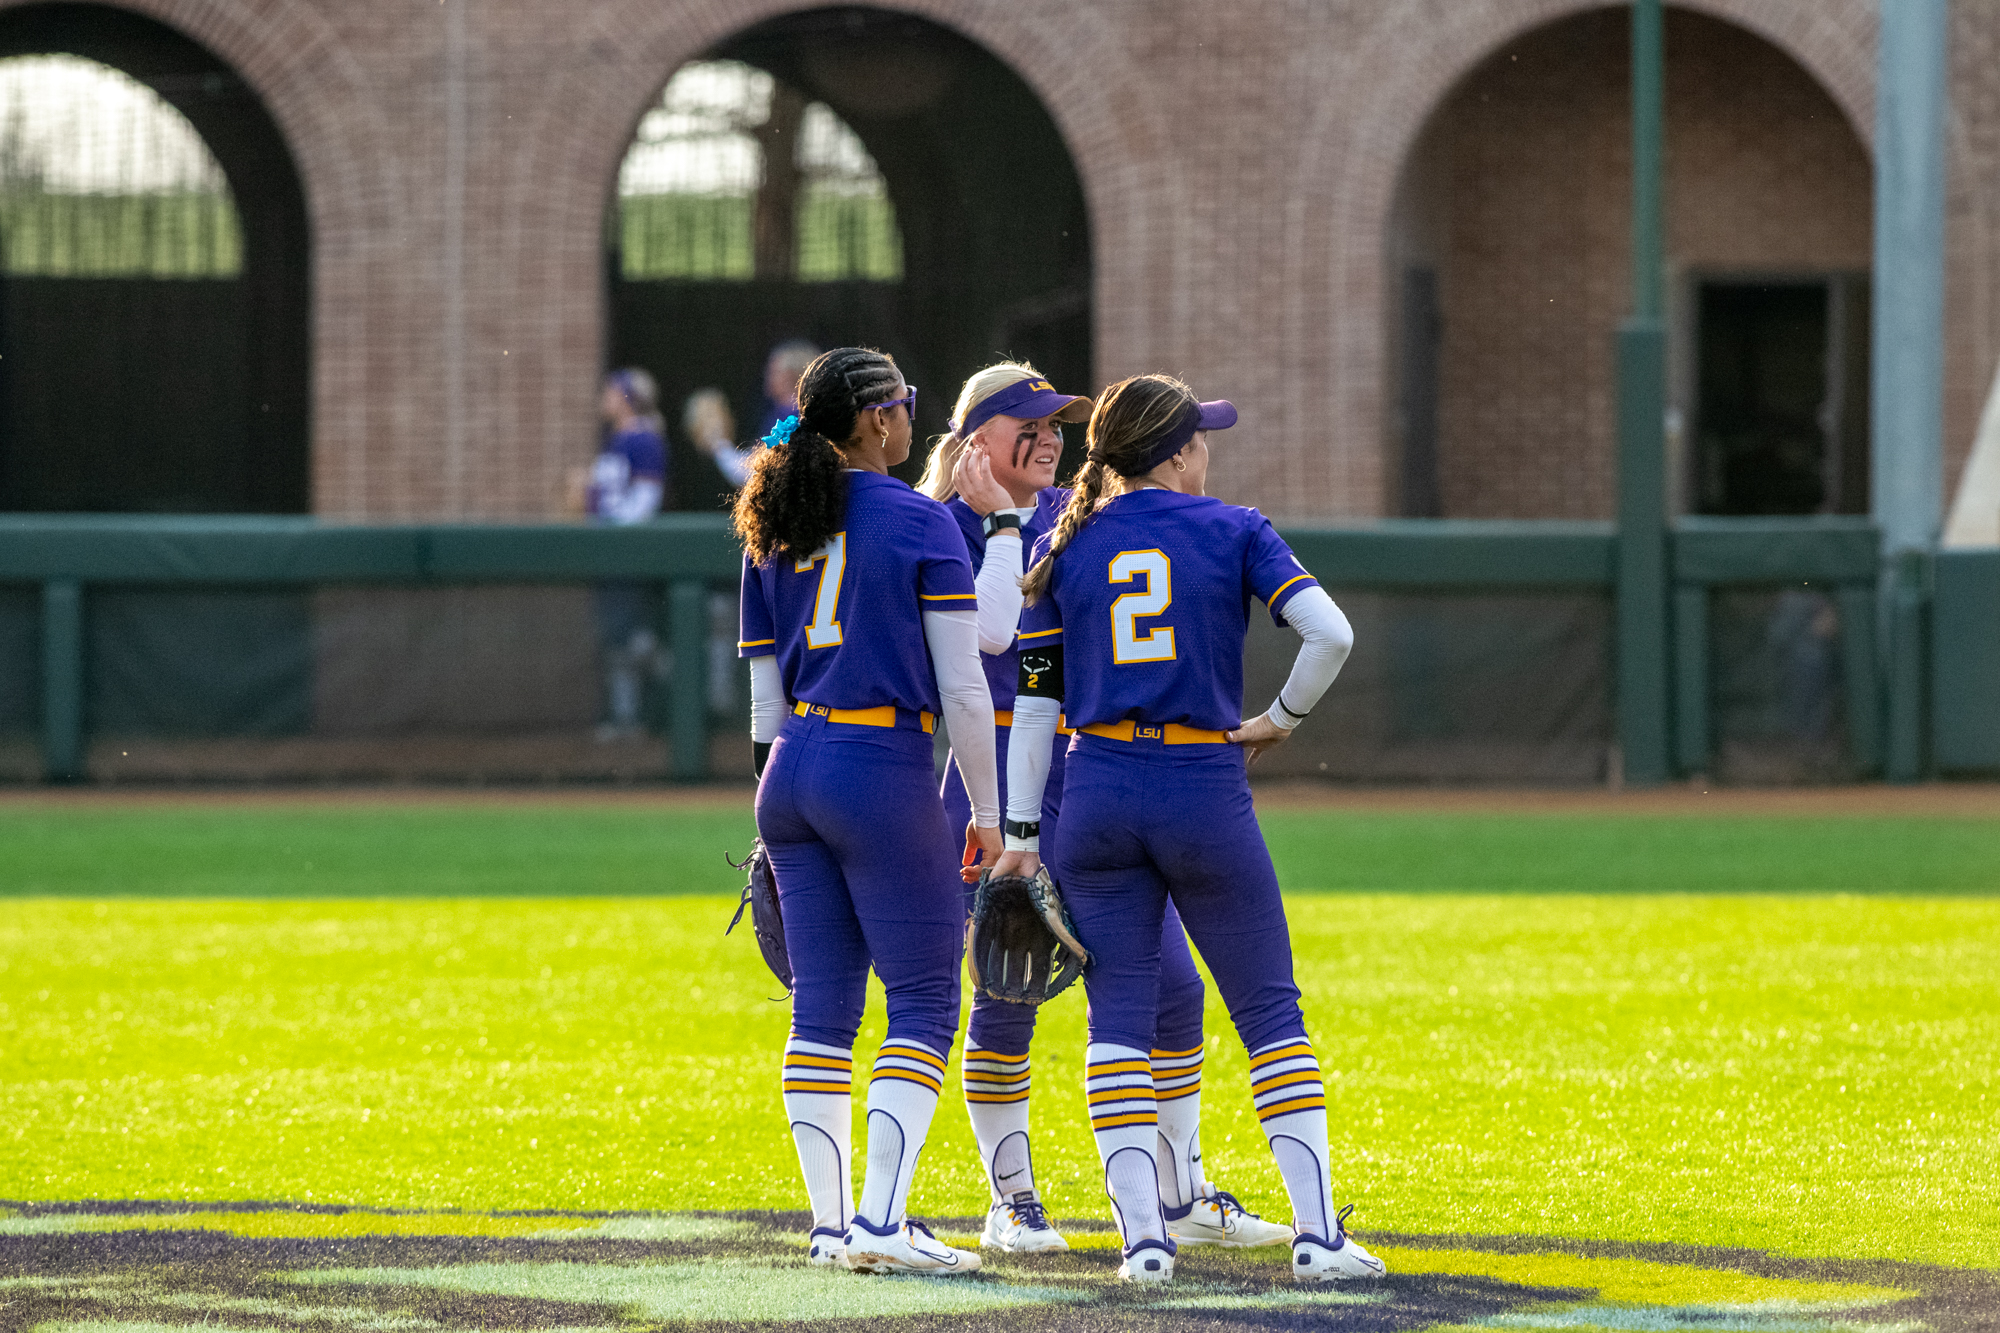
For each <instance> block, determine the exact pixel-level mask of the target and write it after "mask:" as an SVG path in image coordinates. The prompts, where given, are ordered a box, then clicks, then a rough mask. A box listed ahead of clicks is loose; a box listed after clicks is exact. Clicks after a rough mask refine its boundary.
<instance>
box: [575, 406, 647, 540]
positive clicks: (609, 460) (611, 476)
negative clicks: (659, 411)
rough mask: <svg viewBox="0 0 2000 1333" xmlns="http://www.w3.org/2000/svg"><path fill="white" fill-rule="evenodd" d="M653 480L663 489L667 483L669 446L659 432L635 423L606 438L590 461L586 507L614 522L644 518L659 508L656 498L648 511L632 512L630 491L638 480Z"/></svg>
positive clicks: (595, 514) (630, 521)
mask: <svg viewBox="0 0 2000 1333" xmlns="http://www.w3.org/2000/svg"><path fill="white" fill-rule="evenodd" d="M642 481H650V482H654V483H656V484H658V486H659V487H660V490H661V491H662V492H664V491H665V490H666V484H667V446H666V441H664V440H662V439H661V438H660V437H659V435H658V434H656V433H655V432H654V431H652V430H650V429H648V428H647V427H645V426H642V425H641V426H633V427H632V428H630V429H629V430H621V431H618V432H616V433H615V434H612V435H609V436H607V437H606V438H605V441H604V447H603V449H601V450H600V451H599V452H598V455H597V457H596V458H595V459H594V460H592V462H591V465H590V489H589V492H588V494H587V495H586V496H585V500H584V507H585V509H586V510H587V511H588V512H589V513H590V515H591V516H592V517H593V518H601V519H607V520H609V521H611V522H614V523H633V522H641V521H643V520H645V519H648V518H651V517H652V513H651V512H650V511H651V510H657V509H658V508H659V501H658V500H657V499H655V500H654V501H653V502H652V503H651V504H650V505H649V506H645V508H647V509H648V510H649V512H646V513H643V514H639V513H634V512H632V509H633V506H632V504H631V501H630V494H631V490H632V487H633V485H634V484H635V483H638V482H642Z"/></svg>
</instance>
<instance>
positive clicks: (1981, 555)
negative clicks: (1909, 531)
mask: <svg viewBox="0 0 2000 1333" xmlns="http://www.w3.org/2000/svg"><path fill="white" fill-rule="evenodd" d="M1935 577H1936V580H1937V582H1936V585H1935V587H1936V592H1935V597H1936V600H1935V601H1934V602H1933V603H1932V618H1931V626H1932V628H1931V633H1932V635H1933V636H1934V638H1933V641H1932V653H1931V661H1932V664H1933V666H1932V671H1933V675H1932V677H1931V680H1932V689H1931V748H1932V755H1933V758H1934V759H1935V761H1936V764H1937V767H1938V768H1939V769H1940V770H1942V771H1944V772H1947V773H1950V772H1982V771H1983V772H1991V771H1993V770H1996V769H2000V551H1940V552H1939V553H1938V556H1937V565H1936V575H1935Z"/></svg>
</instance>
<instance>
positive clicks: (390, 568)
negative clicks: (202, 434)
mask: <svg viewBox="0 0 2000 1333" xmlns="http://www.w3.org/2000/svg"><path fill="white" fill-rule="evenodd" d="M425 533H426V529H424V528H419V527H414V526H412V527H401V528H397V527H343V526H337V525H334V524H322V523H319V522H316V521H315V520H313V519H310V518H277V517H233V516H232V517H221V516H206V515H203V516H195V515H186V516H183V515H171V516H167V515H157V514H145V515H138V514H132V515H122V514H110V515H107V514H74V515H72V514H32V515H31V514H16V515H7V516H0V579H6V580H28V579H34V580H40V579H48V578H74V579H81V580H84V581H86V582H92V583H340V582H349V581H360V582H379V581H385V580H386V581H397V582H402V581H415V580H417V579H420V578H422V577H423V568H424V561H425V552H424V546H425V540H426V538H425Z"/></svg>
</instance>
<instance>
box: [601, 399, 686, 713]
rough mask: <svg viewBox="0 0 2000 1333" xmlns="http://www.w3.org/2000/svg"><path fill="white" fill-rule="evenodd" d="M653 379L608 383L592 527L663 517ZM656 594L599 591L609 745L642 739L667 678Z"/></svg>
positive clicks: (663, 470)
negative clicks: (654, 689) (650, 700)
mask: <svg viewBox="0 0 2000 1333" xmlns="http://www.w3.org/2000/svg"><path fill="white" fill-rule="evenodd" d="M659 397H660V391H659V388H658V386H657V385H655V384H654V382H653V377H652V376H651V375H649V374H647V373H646V372H645V371H643V370H639V369H636V368H631V369H626V370H614V371H612V372H611V373H610V374H609V375H606V376H605V377H604V388H603V391H602V393H601V394H600V395H599V399H598V404H599V408H600V410H601V412H602V413H603V417H604V439H603V444H602V446H601V448H600V449H599V450H598V454H597V457H596V459H595V460H593V461H592V463H591V465H590V472H589V476H588V478H587V480H586V483H585V486H584V495H583V509H584V512H585V513H586V514H587V515H588V517H589V519H590V521H591V522H592V523H608V524H614V525H617V526H621V527H622V526H624V525H627V524H632V523H644V522H647V521H648V520H650V519H652V518H653V517H654V516H655V515H657V514H658V513H659V512H660V501H661V499H662V497H664V496H665V494H666V489H667V444H666V424H665V422H664V421H662V420H661V417H660V406H659ZM653 609H654V608H653V596H652V588H651V587H650V586H649V585H647V584H644V583H637V582H625V581H620V582H616V583H601V584H599V585H598V586H597V589H596V612H597V642H598V647H599V650H600V652H601V662H602V664H603V669H604V694H605V719H604V721H603V723H602V724H600V725H599V727H598V729H597V738H598V739H599V740H602V741H613V740H625V739H629V738H631V737H635V736H637V735H639V733H640V729H641V728H640V724H639V709H640V704H641V703H642V701H643V699H644V696H645V679H646V677H647V676H652V677H655V678H658V677H659V676H662V675H664V674H665V670H666V662H665V659H664V658H663V656H662V655H661V652H660V639H659V635H658V633H657V632H656V631H655V630H654V628H653V620H654V616H653Z"/></svg>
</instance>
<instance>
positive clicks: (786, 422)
mask: <svg viewBox="0 0 2000 1333" xmlns="http://www.w3.org/2000/svg"><path fill="white" fill-rule="evenodd" d="M798 428H799V419H798V418H797V417H796V416H789V417H786V418H784V419H783V420H782V421H779V422H778V423H777V424H776V425H774V426H772V427H771V431H770V434H768V435H766V436H765V437H764V447H765V448H766V449H775V448H777V447H778V446H779V445H781V444H790V443H791V442H792V432H793V431H795V430H797V429H798Z"/></svg>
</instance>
